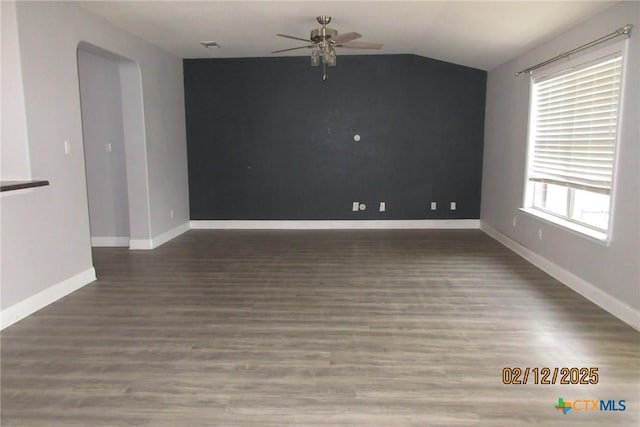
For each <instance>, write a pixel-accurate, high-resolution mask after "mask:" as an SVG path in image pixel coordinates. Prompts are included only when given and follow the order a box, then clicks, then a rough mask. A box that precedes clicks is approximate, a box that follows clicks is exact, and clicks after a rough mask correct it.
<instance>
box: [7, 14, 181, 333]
mask: <svg viewBox="0 0 640 427" xmlns="http://www.w3.org/2000/svg"><path fill="white" fill-rule="evenodd" d="M3 7H4V2H3ZM16 10H17V24H18V25H17V28H18V40H19V52H20V59H21V62H22V63H21V66H22V80H23V84H24V101H25V110H26V118H27V120H26V122H27V135H28V146H29V153H30V160H31V170H32V175H33V176H34V177H37V178H43V179H49V180H50V182H51V185H50V186H48V187H43V188H39V189H35V190H33V191H31V192H27V193H24V194H17V195H14V196H11V197H6V198H3V199H2V237H1V239H2V267H3V268H2V277H1V289H0V291H1V292H0V296H1V302H0V308H2V310H3V313H2V314H3V326H4V325H6V324H7V320H6V319H5V318H6V317H8V315H7V313H16V312H19V313H18V314H24V313H27V314H28V311H29V307H27V306H28V305H29V301H35V300H38V301H43V299H42V298H40V297H39V296H42V295H43V293H44V294H47V292H48V291H50V290H51V289H58V288H56V286H58V285H60V284H65V287H64V288H65V289H69V286H71V285H70V282H69V280H72V279H73V278H77V279H78V280H80V279H82V280H84V281H85V283H86V279H87V278H88V277H90V271H91V269H92V260H91V249H90V233H89V215H88V208H87V188H86V179H85V167H84V155H83V144H82V126H81V117H80V94H79V86H78V69H77V48H78V44H79V43H80V42H87V43H90V44H92V45H95V46H99V47H101V48H104V49H106V50H109V51H111V52H114V53H116V54H118V55H122V56H123V57H126V58H130V59H131V60H132V61H135V63H136V64H137V66H139V72H138V75H140V73H141V75H142V81H141V85H142V93H143V97H144V105H143V108H144V124H138V125H137V126H138V127H142V128H143V129H144V131H145V133H144V134H145V135H146V139H145V145H144V148H145V150H146V156H147V161H148V164H147V165H144V164H141V165H138V168H137V169H138V170H141V171H145V170H146V171H148V196H147V197H148V210H149V215H148V216H149V217H150V219H151V221H150V225H149V226H148V227H147V230H148V233H145V234H146V235H145V236H140V237H139V238H146V239H153V238H156V236H159V235H166V233H167V232H170V231H171V230H175V229H177V228H180V229H184V225H185V224H187V223H188V219H189V207H188V184H187V160H186V141H185V139H186V137H185V126H184V120H185V116H184V100H183V96H184V95H183V78H182V61H181V60H180V59H179V58H177V57H175V56H173V55H171V54H169V53H166V52H165V51H162V50H161V49H159V48H157V47H155V46H153V45H151V44H149V43H147V42H144V41H142V40H140V39H138V38H136V37H134V36H132V35H130V34H127V33H125V32H123V31H122V30H120V29H117V28H115V27H113V26H112V25H110V24H108V23H107V22H106V21H105V20H103V19H101V18H97V17H95V16H93V15H91V14H90V13H88V12H86V11H85V10H83V9H82V8H80V7H78V6H77V5H75V4H73V3H70V2H19V3H17V4H16ZM3 35H4V26H3ZM3 61H4V57H3ZM2 68H3V70H4V68H5V64H4V63H3V64H2ZM3 97H4V94H3ZM3 114H4V113H3ZM125 114H126V112H125ZM128 125H130V124H127V123H125V124H124V126H125V128H126V127H127V126H128ZM131 126H133V125H131ZM64 140H67V141H69V143H70V145H71V152H70V153H69V154H68V155H65V153H64V149H63V141H64ZM170 209H174V212H175V216H174V218H170V216H169V211H170ZM132 237H133V236H132ZM74 280H75V279H74ZM72 281H73V280H72ZM83 284H84V283H83ZM67 285H68V286H67ZM47 295H48V296H47V298H49V299H51V298H50V297H51V296H50V295H49V294H47ZM40 305H42V304H40ZM16 307H19V308H20V310H18V309H17V308H16ZM18 317H20V316H18Z"/></svg>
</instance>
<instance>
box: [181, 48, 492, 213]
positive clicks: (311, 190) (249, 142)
mask: <svg viewBox="0 0 640 427" xmlns="http://www.w3.org/2000/svg"><path fill="white" fill-rule="evenodd" d="M184 82H185V104H186V121H187V146H188V160H189V197H190V209H191V219H193V220H218V219H233V220H314V219H323V220H342V219H378V220H379V219H393V220H408V219H477V218H479V216H480V186H481V177H482V150H483V137H484V109H485V90H486V72H485V71H482V70H477V69H473V68H468V67H463V66H460V65H455V64H451V63H446V62H442V61H437V60H433V59H428V58H424V57H419V56H415V55H367V56H357V55H355V56H338V65H337V66H336V67H331V68H329V79H328V80H327V81H326V82H323V81H322V80H321V70H320V69H319V68H313V67H311V66H310V65H309V59H308V58H307V57H286V58H285V57H280V58H242V59H186V60H184ZM355 135H359V137H360V141H358V142H356V141H354V136H355ZM354 202H358V203H357V204H356V205H355V207H356V208H357V210H356V211H354ZM380 202H384V211H381V210H380V207H381V206H380ZM431 202H436V205H435V209H434V210H432V209H431V207H432V205H431ZM451 202H455V210H452V209H451ZM361 205H362V206H361ZM362 208H364V210H362Z"/></svg>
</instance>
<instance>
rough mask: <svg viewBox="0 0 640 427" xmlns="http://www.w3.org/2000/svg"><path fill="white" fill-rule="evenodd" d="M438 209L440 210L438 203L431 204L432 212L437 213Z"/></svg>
mask: <svg viewBox="0 0 640 427" xmlns="http://www.w3.org/2000/svg"><path fill="white" fill-rule="evenodd" d="M436 209H438V202H431V210H432V211H435V210H436Z"/></svg>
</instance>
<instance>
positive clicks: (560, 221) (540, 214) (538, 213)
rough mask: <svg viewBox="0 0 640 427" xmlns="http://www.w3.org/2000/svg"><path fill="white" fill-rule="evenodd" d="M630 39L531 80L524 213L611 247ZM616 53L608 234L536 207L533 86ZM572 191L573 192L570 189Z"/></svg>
mask: <svg viewBox="0 0 640 427" xmlns="http://www.w3.org/2000/svg"><path fill="white" fill-rule="evenodd" d="M627 46H628V43H627V40H622V41H618V42H615V43H611V44H609V45H607V46H605V47H602V48H599V49H595V50H592V51H591V52H589V53H586V54H583V55H579V56H576V57H575V58H571V59H569V60H568V61H564V62H562V63H560V64H558V65H555V66H550V67H545V68H544V69H541V70H540V71H537V72H535V71H534V72H533V73H532V74H531V77H530V80H529V118H528V132H527V133H528V136H527V158H526V163H525V173H524V192H523V200H522V206H523V207H522V209H521V210H522V211H524V212H525V213H527V214H529V215H532V216H534V217H536V218H538V219H542V220H543V221H545V222H549V223H551V224H554V225H557V226H559V227H561V228H564V229H567V230H569V231H571V232H574V233H578V234H579V235H581V236H586V237H589V238H592V239H595V240H597V241H599V242H602V243H605V244H608V243H609V241H610V239H611V236H612V231H613V225H614V214H615V212H614V206H615V198H616V181H617V180H616V175H617V170H618V163H619V161H618V159H619V152H620V150H619V146H620V135H621V133H622V132H621V130H622V124H623V120H624V111H623V110H624V98H625V87H626V75H627V73H626V68H627ZM616 53H620V54H621V55H622V63H621V75H620V96H619V98H618V123H617V132H616V140H615V145H614V156H613V168H612V176H611V191H610V193H609V218H608V226H607V230H606V231H601V230H599V229H595V228H592V227H590V226H588V225H583V224H582V223H580V222H576V221H574V220H573V219H571V218H570V217H567V216H562V215H558V214H555V213H552V212H549V211H546V210H544V209H542V208H539V207H535V206H533V187H534V183H533V182H532V181H530V180H529V170H530V166H531V165H530V163H531V161H532V159H533V151H534V145H535V129H534V126H533V124H534V120H535V112H536V111H535V106H536V100H535V99H534V98H535V96H534V93H535V92H534V84H535V82H536V80H538V79H543V78H546V77H549V76H551V75H553V74H558V73H561V72H564V71H568V70H570V69H571V68H577V67H580V66H582V65H583V64H585V63H588V62H591V61H595V60H598V59H600V58H604V57H607V56H611V55H614V54H616ZM569 191H571V189H570V190H569Z"/></svg>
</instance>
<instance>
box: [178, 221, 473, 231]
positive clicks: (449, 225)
mask: <svg viewBox="0 0 640 427" xmlns="http://www.w3.org/2000/svg"><path fill="white" fill-rule="evenodd" d="M190 224H191V228H192V229H196V230H197V229H216V230H218V229H219V230H397V229H478V228H480V220H479V219H416V220H391V219H390V220H358V219H354V220H278V221H271V220H246V221H245V220H192V221H191V223H190Z"/></svg>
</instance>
